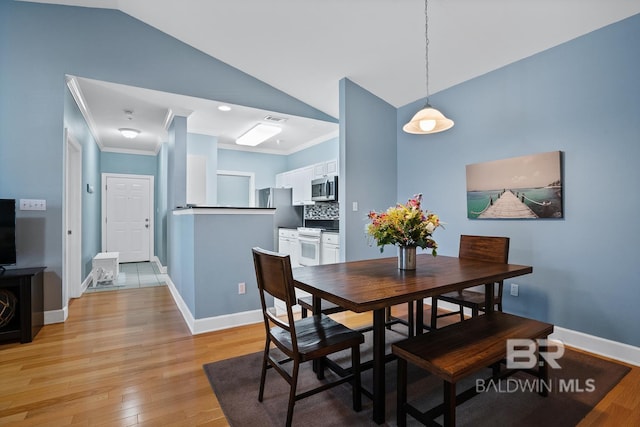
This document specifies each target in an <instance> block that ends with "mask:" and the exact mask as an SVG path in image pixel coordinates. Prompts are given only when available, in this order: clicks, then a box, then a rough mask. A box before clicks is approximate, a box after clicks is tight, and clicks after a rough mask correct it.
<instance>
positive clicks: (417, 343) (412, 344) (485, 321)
mask: <svg viewBox="0 0 640 427" xmlns="http://www.w3.org/2000/svg"><path fill="white" fill-rule="evenodd" d="M552 332H553V325H552V324H549V323H544V322H539V321H537V320H533V319H526V318H524V317H519V316H515V315H512V314H507V313H503V312H492V313H488V314H485V315H483V316H479V317H474V318H471V319H469V320H465V321H464V322H459V323H456V324H453V325H450V326H447V327H444V328H442V329H438V330H435V331H431V332H428V333H426V334H424V335H418V336H415V337H413V338H408V339H406V340H403V341H400V342H398V343H395V344H393V345H392V347H391V348H392V352H393V354H394V355H396V356H397V357H398V404H397V411H398V426H400V427H401V426H406V422H407V414H409V415H411V416H412V417H414V418H416V419H417V420H419V421H420V422H422V423H423V424H425V425H438V424H437V423H436V422H435V421H434V419H435V418H437V417H438V416H440V415H444V425H445V426H454V425H455V414H456V405H458V404H461V403H463V402H465V401H466V400H469V399H470V398H471V397H473V396H475V395H476V394H478V392H477V390H476V389H475V387H473V388H470V389H468V390H465V391H464V392H462V393H460V394H458V395H456V383H457V382H458V381H459V380H461V379H462V378H465V377H467V376H469V375H472V374H474V373H476V372H479V371H480V370H482V369H484V368H487V367H489V366H492V367H493V376H492V377H491V379H492V380H498V379H499V378H504V377H506V376H508V375H510V374H512V373H513V372H514V370H503V371H500V362H501V361H502V360H504V359H505V358H506V356H507V354H506V352H507V346H506V343H507V340H508V339H525V338H526V339H543V338H547V336H548V335H549V334H551V333H552ZM536 354H537V353H536ZM407 362H411V363H412V364H414V365H416V366H418V367H419V368H421V369H424V370H426V371H428V372H430V373H432V374H434V375H436V376H438V377H440V378H442V379H443V380H444V403H443V404H442V405H438V406H436V407H434V408H432V409H430V410H428V411H426V412H421V411H420V410H418V409H417V408H415V407H414V406H412V405H411V404H409V403H407ZM537 365H538V369H537V370H533V371H531V370H530V371H528V372H529V373H531V374H533V375H535V376H537V377H538V378H539V379H540V380H541V381H545V382H546V381H548V368H547V366H546V363H544V360H543V359H539V360H538V364H537ZM542 389H543V390H542V392H541V393H540V394H542V395H546V388H544V387H542Z"/></svg>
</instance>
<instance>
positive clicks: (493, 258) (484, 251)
mask: <svg viewBox="0 0 640 427" xmlns="http://www.w3.org/2000/svg"><path fill="white" fill-rule="evenodd" d="M458 257H459V258H467V259H477V260H481V261H489V262H497V263H500V264H507V263H508V262H509V238H508V237H494V236H469V235H462V236H460V251H459V254H458Z"/></svg>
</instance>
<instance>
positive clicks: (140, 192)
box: [102, 173, 154, 263]
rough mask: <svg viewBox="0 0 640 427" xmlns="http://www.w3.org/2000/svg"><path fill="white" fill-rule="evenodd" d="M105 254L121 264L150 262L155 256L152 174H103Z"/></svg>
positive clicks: (103, 242)
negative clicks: (111, 253)
mask: <svg viewBox="0 0 640 427" xmlns="http://www.w3.org/2000/svg"><path fill="white" fill-rule="evenodd" d="M102 188H103V190H104V191H103V192H102V251H103V252H119V253H120V255H119V261H120V262H121V263H126V262H143V261H150V260H151V256H152V254H153V230H154V226H153V223H154V221H153V206H154V203H153V192H154V179H153V176H150V175H125V174H112V173H103V174H102Z"/></svg>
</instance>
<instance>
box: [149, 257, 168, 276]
mask: <svg viewBox="0 0 640 427" xmlns="http://www.w3.org/2000/svg"><path fill="white" fill-rule="evenodd" d="M151 262H155V263H156V266H157V267H158V270H160V273H162V274H167V267H165V266H164V265H162V262H160V258H158V257H157V256H155V255H154V256H153V258H152V259H151Z"/></svg>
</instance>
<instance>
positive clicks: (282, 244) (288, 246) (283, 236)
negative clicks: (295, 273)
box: [278, 228, 300, 268]
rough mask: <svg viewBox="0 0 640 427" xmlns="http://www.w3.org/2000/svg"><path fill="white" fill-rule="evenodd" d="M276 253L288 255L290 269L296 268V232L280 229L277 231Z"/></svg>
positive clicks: (294, 230) (289, 229) (290, 229)
mask: <svg viewBox="0 0 640 427" xmlns="http://www.w3.org/2000/svg"><path fill="white" fill-rule="evenodd" d="M278 252H279V253H281V254H286V255H289V257H290V258H291V267H292V268H295V267H298V266H299V265H300V264H298V230H296V229H292V228H281V229H280V230H278Z"/></svg>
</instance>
